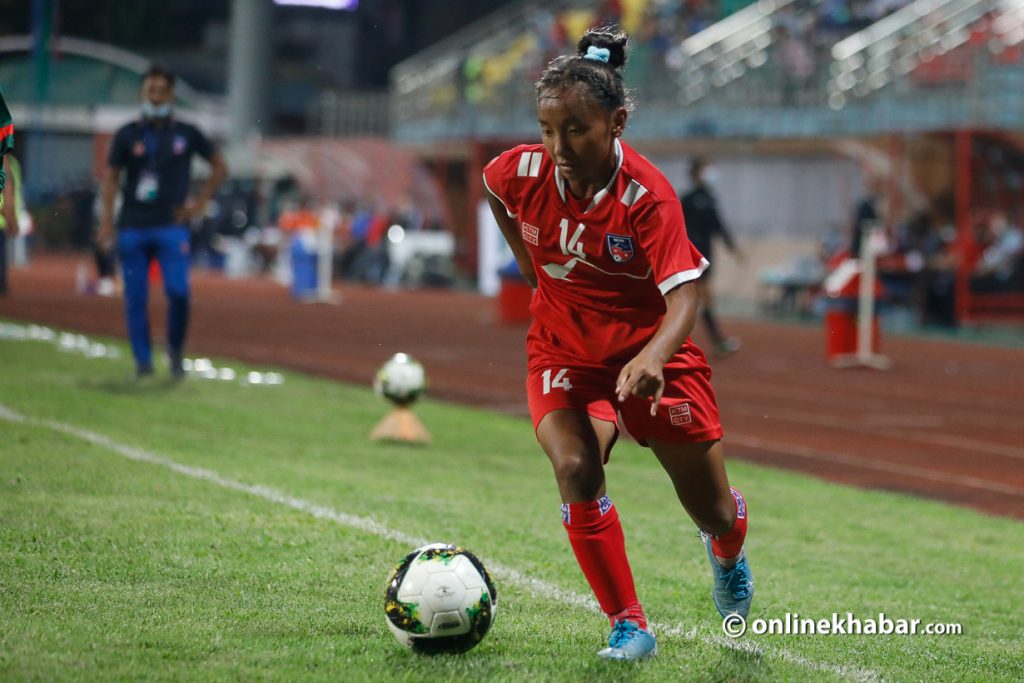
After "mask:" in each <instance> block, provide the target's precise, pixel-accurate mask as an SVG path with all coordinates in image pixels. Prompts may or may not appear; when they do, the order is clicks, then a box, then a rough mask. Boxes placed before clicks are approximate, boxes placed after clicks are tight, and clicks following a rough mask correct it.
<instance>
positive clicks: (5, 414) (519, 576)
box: [0, 404, 881, 681]
mask: <svg viewBox="0 0 1024 683" xmlns="http://www.w3.org/2000/svg"><path fill="white" fill-rule="evenodd" d="M0 419H3V420H7V421H8V422H14V423H19V424H25V425H30V426H34V427H45V428H47V429H51V430H53V431H56V432H60V433H62V434H67V435H69V436H74V437H76V438H79V439H81V440H83V441H87V442H89V443H91V444H93V445H95V446H99V447H101V448H105V449H107V450H110V451H113V452H114V453H117V454H118V455H120V456H122V457H124V458H127V459H129V460H134V461H136V462H144V463H148V464H151V465H158V466H160V467H164V468H166V469H168V470H171V471H172V472H176V473H178V474H181V475H184V476H186V477H190V478H192V479H198V480H200V481H205V482H207V483H210V484H215V485H216V486H220V487H221V488H224V489H229V490H232V491H239V492H242V493H248V494H249V495H252V496H256V497H257V498H262V499H263V500H266V501H269V502H271V503H277V504H278V505H282V506H284V507H289V508H292V509H293V510H298V511H299V512H304V513H306V514H308V515H310V516H312V517H315V518H317V519H325V520H329V521H332V522H335V523H337V524H340V525H342V526H345V527H349V528H351V529H356V530H357V531H362V532H365V533H368V534H371V535H374V536H378V537H380V538H385V539H388V540H391V541H396V542H398V543H400V544H402V545H403V546H406V547H418V546H422V545H426V544H427V543H429V542H430V541H429V540H428V539H426V538H418V537H416V536H412V535H410V534H406V533H403V532H401V531H397V530H395V529H390V528H388V527H386V526H384V525H383V524H381V523H380V522H377V521H375V520H373V519H370V518H368V517H359V516H357V515H350V514H348V513H345V512H341V511H338V510H335V509H334V508H331V507H328V506H326V505H320V504H318V503H313V502H311V501H308V500H304V499H302V498H296V497H295V496H291V495H288V494H287V493H284V492H282V491H278V490H276V489H273V488H270V487H267V486H260V485H254V484H246V483H244V482H240V481H237V480H235V479H231V478H229V477H225V476H222V475H220V474H218V473H217V472H214V471H213V470H209V469H206V468H204V467H194V466H192V465H185V464H182V463H179V462H177V461H174V460H171V459H169V458H165V457H162V456H159V455H156V454H154V453H150V452H149V451H145V450H143V449H141V448H135V447H134V446H128V445H126V444H123V443H120V442H118V441H115V440H114V439H112V438H110V437H108V436H104V435H103V434H98V433H96V432H92V431H89V430H87V429H81V428H79V427H75V426H74V425H69V424H65V423H62V422H57V421H54V420H42V419H37V418H32V417H27V416H25V415H22V414H21V413H18V412H15V411H14V410H11V409H10V408H8V407H7V406H4V405H3V404H0ZM486 565H487V567H488V568H489V569H490V570H491V571H492V572H493V573H494V575H495V576H497V577H498V578H500V579H502V580H503V581H506V582H508V583H510V584H514V585H516V586H518V587H519V588H521V589H524V590H526V591H529V592H530V593H532V594H534V595H536V596H539V597H543V598H546V599H549V600H556V601H558V602H561V603H564V604H567V605H571V606H573V607H579V608H581V609H585V610H587V611H589V612H594V613H596V614H602V612H601V610H600V608H599V607H598V606H597V603H596V602H595V601H594V600H593V598H591V597H589V596H585V595H581V594H579V593H575V592H573V591H567V590H563V589H561V588H559V587H557V586H555V585H553V584H550V583H548V582H546V581H543V580H541V579H537V578H534V577H532V576H527V575H526V574H523V573H522V572H520V571H519V570H517V569H514V568H512V567H508V566H505V565H502V564H499V563H496V562H492V561H490V560H487V561H486ZM651 627H652V629H653V630H654V631H655V632H656V633H657V634H658V635H659V637H661V638H663V639H664V638H683V639H685V640H690V641H694V640H700V641H702V642H704V643H706V644H709V645H716V646H719V647H725V648H730V649H733V650H738V651H741V652H747V653H750V654H754V655H757V656H760V657H766V658H770V659H778V660H781V661H784V662H787V663H790V664H795V665H797V666H801V667H804V668H807V669H811V670H815V671H821V672H826V673H830V674H834V675H836V676H839V677H842V678H848V679H852V680H857V681H877V680H880V679H881V674H880V673H879V672H877V671H873V670H870V669H860V668H857V667H851V666H846V665H842V664H831V663H828V662H818V661H814V660H812V659H807V658H806V657H803V656H801V655H798V654H795V653H793V652H790V651H788V650H784V649H780V648H766V647H763V646H761V645H758V644H756V643H753V642H750V641H749V640H730V639H728V638H725V637H724V636H720V635H703V636H701V635H698V633H697V627H696V626H691V627H690V628H689V629H686V627H685V626H683V625H682V624H676V625H670V624H662V623H652V624H651Z"/></svg>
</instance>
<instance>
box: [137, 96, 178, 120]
mask: <svg viewBox="0 0 1024 683" xmlns="http://www.w3.org/2000/svg"><path fill="white" fill-rule="evenodd" d="M141 109H142V115H143V116H144V117H145V118H147V119H165V118H167V117H168V116H170V115H171V111H172V110H173V107H172V106H171V103H170V102H165V103H163V104H154V103H153V102H150V101H149V100H143V102H142V107H141Z"/></svg>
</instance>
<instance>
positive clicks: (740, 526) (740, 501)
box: [711, 486, 747, 559]
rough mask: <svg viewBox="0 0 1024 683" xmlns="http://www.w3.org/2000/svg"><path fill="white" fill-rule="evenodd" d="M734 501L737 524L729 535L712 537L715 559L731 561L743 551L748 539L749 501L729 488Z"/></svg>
mask: <svg viewBox="0 0 1024 683" xmlns="http://www.w3.org/2000/svg"><path fill="white" fill-rule="evenodd" d="M729 492H730V493H732V497H733V500H734V501H735V502H736V522H735V523H734V524H733V525H732V529H730V530H729V533H727V534H722V535H721V536H712V537H711V551H712V552H713V553H714V554H715V557H721V558H722V559H731V558H733V557H736V556H737V555H739V554H740V551H741V550H743V540H744V539H745V538H746V537H747V501H746V499H744V498H743V494H742V493H740V492H739V491H737V490H736V489H734V488H733V487H731V486H730V487H729Z"/></svg>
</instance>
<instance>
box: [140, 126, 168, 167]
mask: <svg viewBox="0 0 1024 683" xmlns="http://www.w3.org/2000/svg"><path fill="white" fill-rule="evenodd" d="M170 132H171V122H170V121H168V122H167V123H166V124H165V125H164V129H163V130H160V131H157V130H154V129H153V127H152V126H150V125H149V124H146V123H144V124H142V144H143V145H145V147H146V161H147V164H146V170H148V171H154V172H155V171H156V170H157V168H158V167H159V166H160V162H161V161H163V154H164V151H165V150H166V149H167V144H166V143H167V135H168V133H170Z"/></svg>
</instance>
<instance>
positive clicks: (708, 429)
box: [526, 348, 722, 446]
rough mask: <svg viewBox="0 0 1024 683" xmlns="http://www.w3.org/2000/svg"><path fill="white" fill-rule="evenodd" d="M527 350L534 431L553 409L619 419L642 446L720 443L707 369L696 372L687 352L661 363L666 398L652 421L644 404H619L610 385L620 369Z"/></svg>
mask: <svg viewBox="0 0 1024 683" xmlns="http://www.w3.org/2000/svg"><path fill="white" fill-rule="evenodd" d="M529 351H530V363H529V373H528V375H527V378H526V396H527V400H528V401H529V405H530V417H531V418H532V420H533V429H534V431H536V429H537V427H538V426H539V425H540V422H541V420H543V419H544V416H545V415H547V414H548V413H550V412H551V411H552V410H560V409H569V410H575V411H586V412H587V413H588V414H589V415H591V416H592V417H595V418H598V419H600V420H607V421H608V422H616V421H617V420H616V418H617V415H616V413H618V414H621V416H622V424H623V425H624V426H625V427H626V429H627V430H628V431H629V433H630V434H631V435H632V436H633V438H634V439H636V440H637V441H638V442H639V443H640V444H642V445H644V446H646V445H647V440H648V439H650V438H654V439H658V440H659V441H666V442H669V443H696V442H700V441H714V440H716V439H721V438H722V424H721V421H720V419H719V416H718V403H717V402H716V401H715V392H714V390H713V389H712V388H711V369H710V368H709V367H707V365H706V364H704V363H703V362H701V363H700V364H699V366H697V367H695V362H694V361H695V359H694V358H693V357H692V356H691V355H690V354H689V352H686V351H683V352H680V353H678V354H676V355H675V356H673V357H672V358H671V359H669V362H668V363H666V364H665V368H664V370H663V373H664V376H665V393H664V395H663V396H662V398H661V403H660V404H659V405H658V412H657V414H656V415H653V416H652V415H651V402H650V400H648V399H645V398H639V397H637V396H630V397H629V398H627V399H626V401H625V402H624V403H622V404H620V403H619V402H618V398H617V397H616V395H615V382H616V381H617V380H618V377H619V371H620V370H621V367H618V366H615V367H600V366H593V365H580V364H579V363H577V362H569V363H563V362H559V361H558V360H556V359H555V358H553V357H552V356H551V355H550V354H547V353H543V352H536V351H538V350H537V349H536V348H530V349H529ZM698 353H699V352H698ZM701 361H703V359H701Z"/></svg>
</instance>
